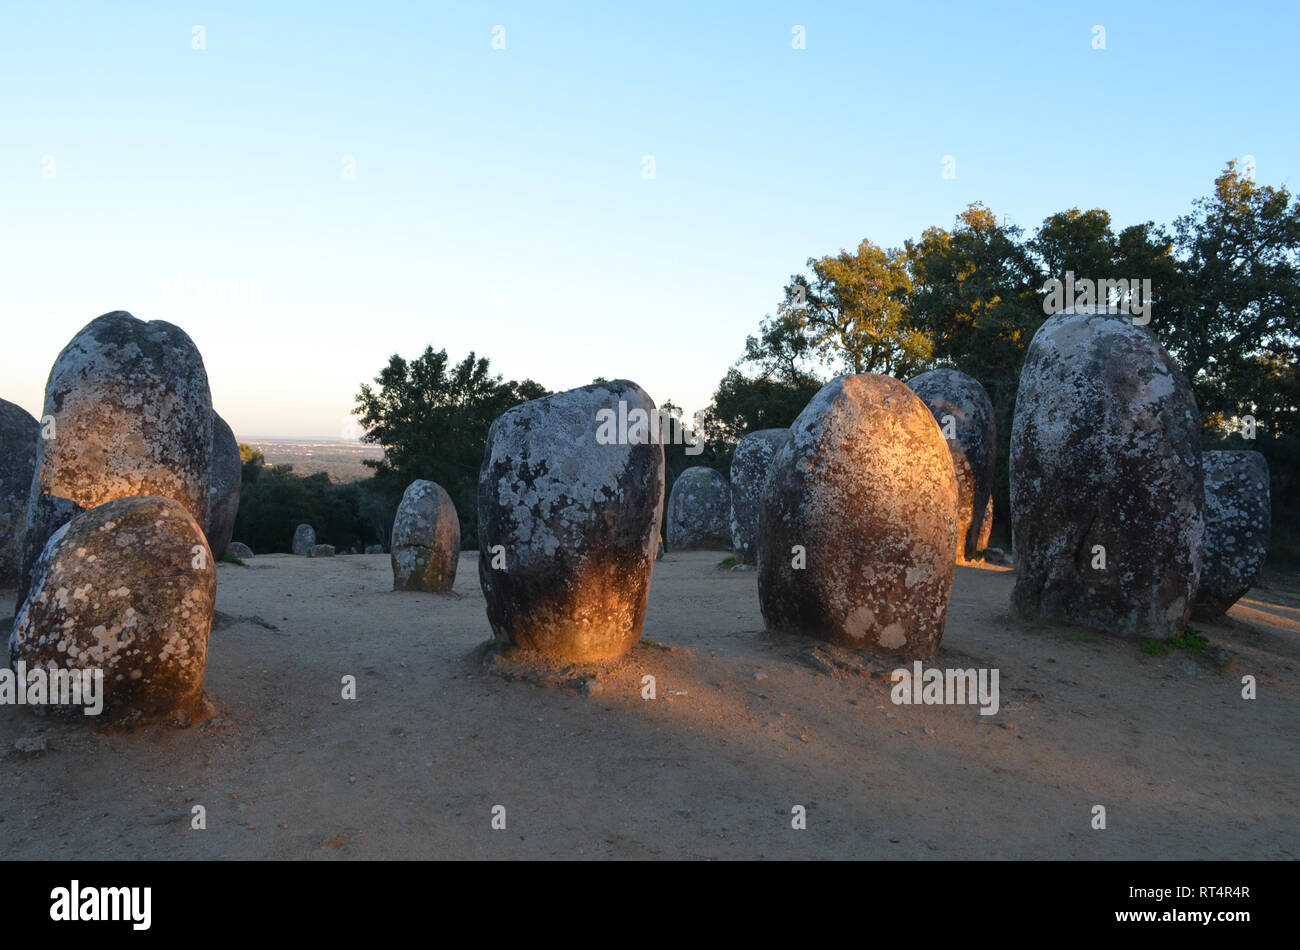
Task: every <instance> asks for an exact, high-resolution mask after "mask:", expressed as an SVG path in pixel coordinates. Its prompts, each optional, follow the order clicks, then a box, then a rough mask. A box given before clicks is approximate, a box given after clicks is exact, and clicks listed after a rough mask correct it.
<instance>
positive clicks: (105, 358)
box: [19, 310, 212, 597]
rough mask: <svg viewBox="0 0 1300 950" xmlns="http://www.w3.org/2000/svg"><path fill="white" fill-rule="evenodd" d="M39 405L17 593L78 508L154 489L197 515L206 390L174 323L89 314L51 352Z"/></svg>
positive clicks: (206, 462)
mask: <svg viewBox="0 0 1300 950" xmlns="http://www.w3.org/2000/svg"><path fill="white" fill-rule="evenodd" d="M42 414H43V416H45V417H52V419H53V427H52V429H51V432H50V435H51V436H52V437H49V438H42V439H41V440H40V441H39V442H38V443H37V453H36V476H35V479H34V483H33V486H32V496H31V497H32V504H31V506H30V507H29V509H28V512H27V531H26V536H25V538H24V541H23V569H22V577H21V578H20V583H19V596H20V597H22V596H25V595H26V592H27V581H28V578H29V577H30V572H31V567H32V565H34V563H35V561H36V558H38V557H39V556H40V554H41V552H42V551H43V550H44V548H45V542H46V541H47V540H48V539H49V537H50V535H51V534H53V533H54V530H55V529H56V528H58V527H59V525H61V524H64V523H65V522H66V521H67V520H68V518H70V517H71V516H72V515H73V514H76V513H78V512H81V511H86V510H89V509H91V508H94V507H96V506H98V505H102V504H104V503H105V502H107V501H112V500H113V499H115V498H125V497H130V496H136V495H160V496H162V497H164V498H174V499H175V500H176V501H179V502H180V503H181V504H183V505H184V506H185V507H186V508H187V509H188V510H189V512H190V514H191V515H193V516H194V520H195V521H197V522H198V523H199V524H200V525H204V524H206V523H207V517H208V488H209V478H210V476H211V469H212V394H211V392H210V390H209V388H208V374H207V370H205V369H204V367H203V357H202V356H200V355H199V351H198V347H196V346H195V345H194V341H193V340H191V339H190V338H189V336H188V335H186V333H185V331H184V330H182V329H181V328H180V327H177V326H173V325H172V324H170V323H166V322H164V321H162V320H152V321H149V322H147V323H146V322H145V321H144V320H137V319H136V318H135V317H133V316H131V314H129V313H126V312H125V311H121V310H118V311H115V312H113V313H106V314H104V315H103V316H102V317H97V318H96V319H94V320H92V321H91V322H90V323H88V324H87V325H86V326H85V327H84V328H82V330H81V331H80V332H78V333H77V335H76V336H74V337H73V338H72V340H71V341H70V342H69V343H68V345H67V346H65V347H64V348H63V352H61V353H60V354H59V356H58V358H57V359H56V360H55V361H54V366H53V368H52V369H51V370H50V377H49V380H48V382H46V384H45V408H44V409H43V411H42Z"/></svg>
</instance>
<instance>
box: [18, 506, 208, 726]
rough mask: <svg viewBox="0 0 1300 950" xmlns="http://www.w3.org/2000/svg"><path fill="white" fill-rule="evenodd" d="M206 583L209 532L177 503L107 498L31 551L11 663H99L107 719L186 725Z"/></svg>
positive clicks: (196, 694) (198, 676)
mask: <svg viewBox="0 0 1300 950" xmlns="http://www.w3.org/2000/svg"><path fill="white" fill-rule="evenodd" d="M216 589H217V574H216V567H215V564H214V562H213V558H212V552H211V550H210V549H209V548H208V543H207V538H206V536H205V535H204V534H203V530H202V529H201V528H200V527H199V524H198V522H197V521H195V520H194V518H193V516H191V514H190V513H189V511H188V510H187V509H186V507H185V506H184V505H182V504H181V503H180V502H178V501H175V500H173V499H171V498H161V497H157V496H142V497H131V498H119V499H117V500H115V501H110V502H108V503H106V504H103V505H100V506H98V507H96V508H92V509H91V510H90V511H86V512H83V513H81V514H79V515H77V516H76V517H75V518H73V519H72V520H71V521H69V522H68V523H66V524H65V525H63V526H62V527H60V528H58V529H57V530H56V531H55V533H54V534H53V536H51V538H50V540H49V542H48V543H47V544H46V546H45V548H44V550H43V551H42V552H41V556H40V557H39V558H38V559H37V561H36V564H35V565H34V569H33V571H32V583H31V591H30V593H29V594H28V597H27V599H26V600H25V601H24V602H23V604H22V606H21V608H20V609H19V611H18V616H17V617H16V618H15V621H14V629H13V633H12V634H11V635H10V637H9V656H10V664H11V667H12V668H14V669H17V664H18V662H20V661H21V662H23V663H24V664H25V665H26V668H27V669H28V670H31V669H33V668H35V667H42V668H44V669H47V670H54V669H64V670H93V669H100V670H102V671H103V704H104V705H103V711H102V713H101V717H102V718H103V719H104V720H105V721H113V722H144V721H160V720H177V721H180V722H186V721H187V720H188V718H189V716H190V715H191V714H193V713H194V712H195V711H196V710H197V709H198V707H199V706H200V704H201V703H202V693H203V672H204V667H205V665H206V663H207V655H208V635H209V633H210V632H211V628H212V609H213V604H214V602H215V598H216ZM57 711H61V712H67V711H69V710H67V709H66V708H64V709H62V710H57ZM78 714H79V715H80V712H78Z"/></svg>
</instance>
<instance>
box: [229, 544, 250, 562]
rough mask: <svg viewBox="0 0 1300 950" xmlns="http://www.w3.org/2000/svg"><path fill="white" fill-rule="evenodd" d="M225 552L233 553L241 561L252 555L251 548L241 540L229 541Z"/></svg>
mask: <svg viewBox="0 0 1300 950" xmlns="http://www.w3.org/2000/svg"><path fill="white" fill-rule="evenodd" d="M226 553H227V554H232V555H234V556H235V557H237V558H239V559H240V560H241V561H247V560H248V559H249V558H251V557H253V549H252V548H250V547H249V546H248V545H247V544H244V543H243V542H241V541H231V542H230V543H229V544H228V545H226Z"/></svg>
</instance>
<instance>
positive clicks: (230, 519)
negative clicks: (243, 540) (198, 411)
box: [205, 413, 244, 558]
mask: <svg viewBox="0 0 1300 950" xmlns="http://www.w3.org/2000/svg"><path fill="white" fill-rule="evenodd" d="M243 480H244V463H243V462H242V461H241V460H240V458H239V443H238V442H237V441H236V440H235V433H234V432H232V431H231V430H230V426H228V425H226V420H225V419H222V418H221V417H220V416H219V415H217V414H216V413H213V414H212V477H211V483H210V486H209V489H208V523H207V526H206V528H205V530H206V532H207V535H208V544H209V545H210V546H211V548H212V555H213V557H218V558H219V557H221V555H223V554H225V553H226V550H227V548H228V547H229V545H230V539H231V538H232V537H233V536H234V534H235V516H236V515H237V514H239V490H240V488H241V487H242V486H243Z"/></svg>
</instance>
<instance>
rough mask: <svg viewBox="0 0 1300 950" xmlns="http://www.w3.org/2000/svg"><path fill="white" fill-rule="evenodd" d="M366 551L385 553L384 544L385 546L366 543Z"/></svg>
mask: <svg viewBox="0 0 1300 950" xmlns="http://www.w3.org/2000/svg"><path fill="white" fill-rule="evenodd" d="M366 553H367V554H383V553H384V546H383V545H382V544H367V545H366Z"/></svg>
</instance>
